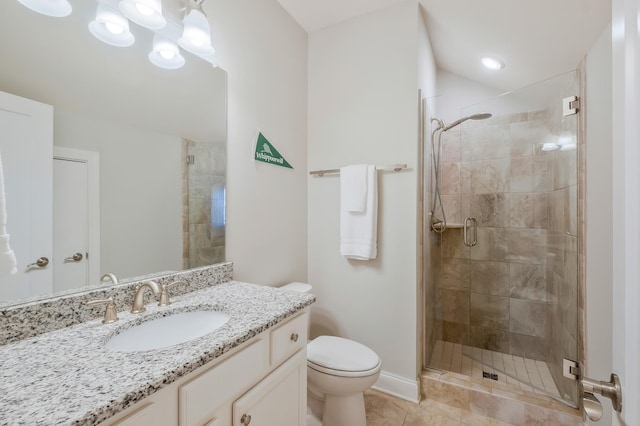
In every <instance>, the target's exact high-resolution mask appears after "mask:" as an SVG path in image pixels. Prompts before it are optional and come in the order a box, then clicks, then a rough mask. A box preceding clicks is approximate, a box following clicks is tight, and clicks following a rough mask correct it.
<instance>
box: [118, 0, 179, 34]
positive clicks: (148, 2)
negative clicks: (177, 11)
mask: <svg viewBox="0 0 640 426" xmlns="http://www.w3.org/2000/svg"><path fill="white" fill-rule="evenodd" d="M118 7H119V8H120V11H121V12H122V13H124V16H126V17H127V18H129V19H131V20H132V21H133V22H135V23H136V24H138V25H142V26H143V27H146V28H149V29H150V30H160V29H162V28H164V27H165V26H166V25H167V20H166V19H165V17H164V16H162V1H161V0H120V3H119V4H118Z"/></svg>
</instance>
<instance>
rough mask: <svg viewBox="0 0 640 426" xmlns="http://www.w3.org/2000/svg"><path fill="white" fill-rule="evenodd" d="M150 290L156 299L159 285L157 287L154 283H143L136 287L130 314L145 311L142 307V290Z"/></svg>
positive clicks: (159, 291) (159, 290)
mask: <svg viewBox="0 0 640 426" xmlns="http://www.w3.org/2000/svg"><path fill="white" fill-rule="evenodd" d="M147 287H148V288H150V289H151V291H153V294H154V295H155V296H156V297H158V296H159V295H160V293H161V289H160V285H158V283H157V282H155V281H145V282H143V283H142V284H140V285H139V286H138V287H136V295H135V296H134V298H133V306H132V307H131V313H132V314H138V313H140V312H144V311H145V310H146V309H145V307H144V289H145V288H147Z"/></svg>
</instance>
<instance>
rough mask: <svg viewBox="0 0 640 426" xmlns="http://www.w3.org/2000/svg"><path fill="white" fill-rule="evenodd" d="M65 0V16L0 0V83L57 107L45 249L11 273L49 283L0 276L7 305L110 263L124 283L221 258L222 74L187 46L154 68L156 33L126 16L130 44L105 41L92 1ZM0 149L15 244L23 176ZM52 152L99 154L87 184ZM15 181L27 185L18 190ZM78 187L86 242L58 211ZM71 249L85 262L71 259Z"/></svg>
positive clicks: (65, 288) (67, 287)
mask: <svg viewBox="0 0 640 426" xmlns="http://www.w3.org/2000/svg"><path fill="white" fill-rule="evenodd" d="M71 3H72V6H73V12H72V14H71V15H69V16H67V17H65V18H52V17H47V16H43V15H39V14H37V13H35V12H33V11H31V10H29V9H27V8H25V7H24V6H22V5H21V4H20V3H19V2H17V1H15V0H7V1H2V2H0V58H2V59H1V61H2V66H0V91H1V92H5V93H9V94H12V95H16V96H19V97H22V98H26V99H29V100H33V101H37V102H40V103H44V104H48V105H51V106H52V107H53V142H52V143H53V149H52V152H53V158H52V159H51V161H52V162H53V163H54V165H53V170H52V172H51V179H50V184H51V186H52V193H53V197H52V201H51V203H52V204H53V208H52V211H53V214H52V215H53V216H54V217H53V219H52V230H53V232H52V235H53V237H52V246H53V248H52V250H53V252H52V253H42V254H35V253H34V254H33V255H32V256H34V258H25V256H24V255H23V256H22V257H20V256H17V257H18V259H17V262H18V265H17V267H18V273H19V274H32V276H37V274H39V273H42V270H43V269H49V268H51V269H53V275H52V276H53V279H51V283H50V284H48V287H49V288H44V287H47V285H45V286H44V287H43V286H39V287H37V288H31V289H30V288H28V287H29V286H28V285H26V286H19V285H14V284H12V283H11V282H10V280H11V279H13V278H11V277H9V278H7V277H2V278H0V304H3V305H6V304H9V303H10V304H13V303H19V302H20V301H21V299H22V300H23V299H24V298H33V297H34V296H37V297H40V296H47V295H51V294H57V293H59V292H73V291H75V290H76V289H78V290H80V289H83V288H84V287H85V286H87V285H107V283H106V282H101V281H100V277H102V276H103V275H104V274H105V273H108V272H110V273H113V274H115V276H117V277H118V279H120V281H123V280H124V279H126V278H127V277H134V276H141V275H147V274H154V273H159V272H167V271H177V270H182V269H185V268H191V267H196V266H202V265H206V264H212V263H217V262H221V261H224V234H225V232H224V230H225V223H226V218H225V199H226V193H225V176H226V122H227V118H226V96H227V95H226V73H225V72H224V71H223V70H221V69H219V68H216V67H214V66H212V64H211V63H208V62H206V61H204V60H202V59H200V58H197V57H195V56H193V55H191V54H189V53H186V52H182V54H183V56H184V57H185V59H186V64H185V66H184V67H183V68H181V69H178V70H166V69H161V68H158V67H156V66H155V65H153V64H152V63H151V62H150V61H149V59H148V57H147V56H148V54H149V52H150V50H151V46H152V39H153V34H152V33H151V32H150V31H149V30H147V29H145V28H142V27H138V26H136V25H135V24H133V23H131V24H130V27H131V32H132V33H133V34H134V36H135V38H136V41H135V43H134V45H133V46H131V47H126V48H119V47H113V46H109V45H107V44H105V43H103V42H101V41H99V40H97V39H96V38H95V37H93V36H92V35H91V33H90V32H89V30H88V23H89V22H90V21H91V20H92V19H94V17H95V12H96V7H97V4H98V3H97V2H96V1H91V0H89V1H87V0H76V1H73V0H72V1H71ZM0 110H1V106H0ZM4 127H5V129H4V130H5V132H4V134H3V125H2V121H1V120H0V140H2V139H4V140H3V141H2V143H3V144H7V143H10V142H8V136H7V131H6V127H7V126H4ZM1 146H4V145H1ZM5 151H6V152H5ZM0 154H1V156H2V157H1V158H2V162H3V164H4V165H5V182H6V184H7V188H8V189H7V212H8V223H7V228H8V233H9V234H11V241H12V245H14V244H16V245H19V244H20V243H19V239H20V238H21V235H19V234H20V233H19V232H16V231H15V229H12V223H15V222H16V221H17V218H18V217H20V216H25V215H29V214H31V213H30V212H29V211H20V210H17V211H16V208H17V207H16V203H14V205H12V204H11V202H12V200H15V199H19V198H20V197H24V196H25V193H26V191H27V189H28V186H27V185H26V182H22V181H20V180H19V179H18V178H16V177H15V176H16V175H14V174H12V167H13V166H12V165H14V164H17V162H16V161H14V160H15V159H14V158H12V157H11V156H12V155H14V154H13V153H12V152H11V150H10V149H6V150H5V149H4V148H3V149H2V151H1V152H0ZM56 160H59V161H67V162H71V163H74V164H75V163H78V162H79V163H83V162H86V163H87V164H92V163H93V164H97V168H94V169H93V170H98V173H97V175H96V176H93V175H92V174H91V173H92V172H91V170H89V171H88V172H87V171H81V172H80V175H81V176H88V177H87V178H86V180H87V182H78V180H76V178H73V172H70V173H71V175H69V176H72V177H71V178H69V177H67V176H68V175H67V172H66V171H58V170H57V166H56ZM85 160H86V161H85ZM65 164H66V163H65ZM87 167H92V166H87ZM32 168H34V169H37V166H36V165H33V167H32ZM20 176H22V177H21V178H20V179H25V180H27V179H28V178H24V176H25V175H24V173H23V174H20ZM61 176H62V177H61ZM92 176H93V177H92ZM80 180H81V179H80ZM96 182H97V183H96ZM23 183H24V184H25V186H24V188H25V190H24V191H17V192H16V190H15V188H16V186H17V187H20V185H21V184H23ZM9 188H13V189H11V191H9ZM75 194H88V195H87V198H88V199H89V200H95V202H96V205H98V206H99V208H98V209H97V212H94V213H92V216H91V217H89V218H88V219H87V222H88V225H87V227H88V229H89V231H88V232H89V233H90V234H91V232H93V233H94V234H95V235H94V236H93V237H91V238H93V240H92V241H93V242H92V243H91V244H93V246H91V244H89V246H88V247H94V249H91V248H84V247H83V248H77V249H76V248H73V247H71V246H70V244H71V243H72V240H73V238H74V237H72V236H71V235H72V232H71V231H69V230H68V227H71V228H73V227H74V225H73V224H74V223H77V222H78V219H77V218H75V219H74V218H72V216H73V215H76V213H77V212H76V211H74V209H73V208H72V209H71V210H72V212H71V214H69V213H57V212H58V210H60V209H58V207H60V206H62V207H68V206H70V205H71V203H72V201H70V200H69V199H70V198H73V197H72V196H73V195H75ZM88 202H89V204H90V203H91V201H88ZM17 203H18V204H19V203H20V201H18V202H17ZM56 203H57V204H56ZM61 211H64V208H62V210H61ZM56 215H57V217H58V219H60V218H63V217H66V218H68V219H69V220H66V221H65V220H56ZM80 216H82V217H84V216H83V215H80ZM73 217H75V216H73ZM12 220H13V222H12ZM82 220H84V219H82ZM70 223H71V224H70ZM92 223H93V224H92ZM92 227H93V228H92ZM91 229H93V231H91ZM44 234H46V233H43V235H44ZM94 237H95V238H94ZM83 238H84V237H83ZM87 238H88V237H87ZM96 238H97V240H96ZM96 241H98V243H96ZM65 245H67V246H68V247H67V246H65ZM16 247H17V246H16ZM57 247H58V248H59V247H62V248H61V249H60V250H62V251H61V252H56V251H55V250H56V248H57ZM76 253H80V254H81V255H82V257H83V259H82V260H81V261H75V260H73V256H74V255H75V254H76ZM16 255H17V253H16ZM87 255H88V257H89V259H88V260H87ZM40 256H47V257H48V258H50V263H49V265H48V266H47V267H46V268H40V267H37V266H31V267H27V265H29V264H31V263H33V262H35V261H36V259H38V257H40ZM97 256H99V261H97V260H98V259H96V257H97ZM92 260H93V261H97V262H96V264H98V265H99V267H97V268H93V269H92V270H90V272H87V273H86V274H85V273H83V274H85V275H81V277H80V278H77V277H75V276H73V274H72V275H60V274H61V273H62V271H64V270H65V268H66V269H68V270H71V268H73V267H74V266H77V265H79V264H81V263H84V262H85V261H86V262H87V264H88V263H90V261H92ZM60 277H62V278H60ZM70 277H71V278H70ZM8 300H10V301H11V302H8Z"/></svg>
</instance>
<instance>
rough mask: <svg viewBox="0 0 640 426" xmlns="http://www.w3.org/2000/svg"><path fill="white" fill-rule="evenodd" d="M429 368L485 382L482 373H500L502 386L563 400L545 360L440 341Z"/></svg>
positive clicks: (435, 347) (435, 348)
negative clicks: (540, 392)
mask: <svg viewBox="0 0 640 426" xmlns="http://www.w3.org/2000/svg"><path fill="white" fill-rule="evenodd" d="M477 360H482V363H480V362H479V361H477ZM429 367H430V368H435V369H438V370H446V371H451V372H453V373H458V374H464V375H465V376H469V377H472V378H478V379H482V373H483V371H484V372H487V373H492V374H497V375H498V382H499V383H503V384H507V385H509V386H510V387H514V388H518V389H521V390H523V391H528V392H536V391H543V392H545V393H547V394H549V395H552V396H554V397H556V398H560V393H559V392H558V388H557V387H556V384H555V382H554V380H553V378H552V376H551V372H550V371H549V368H548V367H547V364H546V363H545V362H543V361H537V360H533V359H528V358H522V357H518V356H513V355H509V354H503V353H501V352H494V351H489V350H486V349H480V348H474V347H471V346H465V345H461V344H457V343H451V342H443V341H442V340H438V341H437V342H436V344H435V346H434V349H433V355H432V357H431V361H430V362H429ZM505 373H506V374H505Z"/></svg>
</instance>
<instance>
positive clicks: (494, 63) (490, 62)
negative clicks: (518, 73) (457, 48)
mask: <svg viewBox="0 0 640 426" xmlns="http://www.w3.org/2000/svg"><path fill="white" fill-rule="evenodd" d="M482 65H484V66H485V67H487V68H489V69H491V70H494V71H498V70H501V69H502V68H504V62H502V61H501V60H500V59H496V58H491V57H489V56H485V57H484V58H482Z"/></svg>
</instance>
